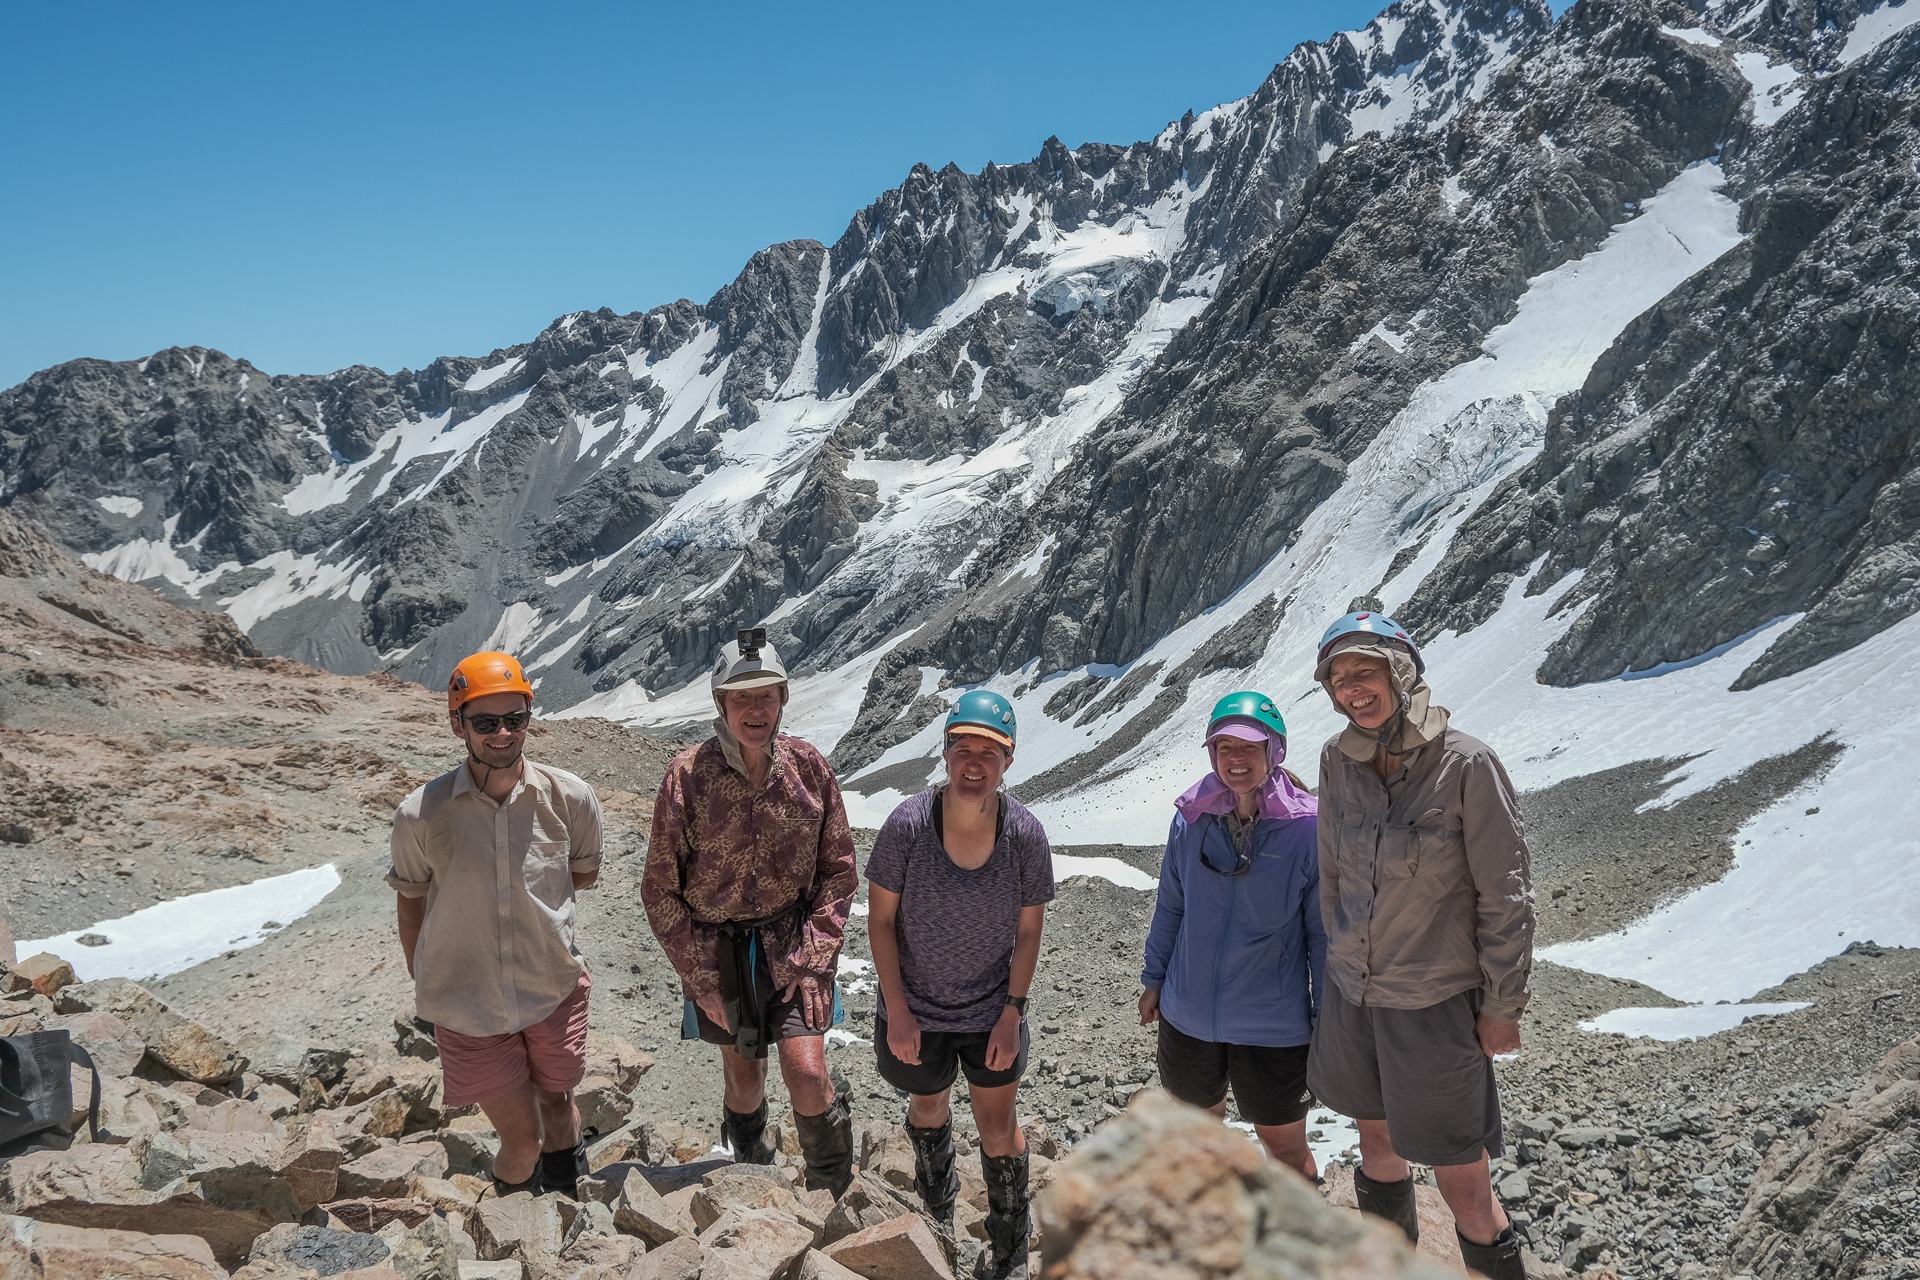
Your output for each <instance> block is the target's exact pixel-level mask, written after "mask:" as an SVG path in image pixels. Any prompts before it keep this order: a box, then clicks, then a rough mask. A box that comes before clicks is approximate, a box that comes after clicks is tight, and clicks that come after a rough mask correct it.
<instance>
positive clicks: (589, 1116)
mask: <svg viewBox="0 0 1920 1280" xmlns="http://www.w3.org/2000/svg"><path fill="white" fill-rule="evenodd" d="M573 1102H574V1105H575V1106H577V1107H579V1108H580V1123H581V1125H583V1126H584V1127H586V1128H588V1129H594V1130H597V1131H598V1132H600V1133H611V1132H613V1131H615V1130H617V1129H620V1128H622V1127H623V1126H624V1125H625V1124H626V1123H627V1117H628V1116H630V1115H632V1114H633V1099H632V1098H629V1097H628V1096H627V1094H626V1091H625V1090H623V1089H621V1088H620V1087H619V1086H618V1085H616V1084H615V1083H614V1082H613V1078H612V1077H611V1076H597V1075H589V1076H587V1077H586V1078H585V1079H584V1080H582V1081H581V1082H580V1083H579V1085H577V1086H576V1087H575V1088H574V1091H573Z"/></svg>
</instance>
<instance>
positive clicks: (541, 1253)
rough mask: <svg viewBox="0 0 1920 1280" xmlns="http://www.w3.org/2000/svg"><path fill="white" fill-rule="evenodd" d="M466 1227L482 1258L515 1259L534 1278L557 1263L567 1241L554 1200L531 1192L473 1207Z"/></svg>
mask: <svg viewBox="0 0 1920 1280" xmlns="http://www.w3.org/2000/svg"><path fill="white" fill-rule="evenodd" d="M469 1225H470V1226H471V1228H472V1230H473V1242H474V1245H475V1247H476V1248H477V1249H478V1251H479V1254H480V1257H481V1258H483V1259H485V1260H488V1261H492V1260H496V1259H500V1258H518V1259H520V1260H521V1261H522V1262H524V1263H526V1264H527V1268H528V1270H530V1271H532V1272H533V1274H535V1275H542V1274H544V1273H545V1272H544V1269H545V1268H547V1267H550V1266H552V1264H554V1263H555V1262H558V1261H559V1259H560V1249H561V1246H562V1245H563V1244H564V1243H565V1241H566V1236H565V1233H564V1231H563V1229H562V1227H561V1223H560V1210H559V1207H558V1206H557V1205H555V1204H554V1202H553V1197H552V1196H536V1195H534V1194H533V1193H532V1192H530V1191H516V1192H514V1193H513V1194H512V1195H510V1196H488V1197H486V1198H485V1199H483V1200H481V1201H480V1203H479V1204H478V1205H475V1206H474V1211H473V1218H472V1220H471V1222H470V1224H469Z"/></svg>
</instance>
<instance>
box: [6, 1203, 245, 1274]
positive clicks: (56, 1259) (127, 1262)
mask: <svg viewBox="0 0 1920 1280" xmlns="http://www.w3.org/2000/svg"><path fill="white" fill-rule="evenodd" d="M226 1275H227V1273H226V1271H225V1270H224V1269H223V1268H222V1267H220V1266H219V1265H218V1264H217V1263H215V1262H214V1260H213V1251H212V1250H211V1249H209V1248H208V1247H207V1242H206V1241H205V1240H202V1239H200V1238H199V1237H198V1236H150V1235H143V1234H142V1233H140V1232H138V1231H95V1230H89V1229H87V1228H85V1227H68V1226H62V1225H60V1224H59V1223H53V1222H35V1221H34V1220H33V1219H32V1218H16V1217H13V1216H11V1215H7V1214H0V1276H4V1277H6V1280H101V1278H102V1277H115V1278H116V1280H117V1278H119V1277H125V1278H126V1280H226Z"/></svg>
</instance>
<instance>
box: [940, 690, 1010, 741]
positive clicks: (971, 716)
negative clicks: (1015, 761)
mask: <svg viewBox="0 0 1920 1280" xmlns="http://www.w3.org/2000/svg"><path fill="white" fill-rule="evenodd" d="M1018 730H1019V725H1018V723H1017V722H1016V721H1015V720H1014V716H1013V704H1012V703H1011V702H1008V701H1007V700H1006V699H1005V698H1003V697H1001V696H1000V695H999V694H997V693H995V692H993V690H991V689H969V690H967V691H966V692H965V693H963V694H961V695H960V700H959V701H958V702H956V703H954V704H953V710H951V711H949V712H947V730H946V733H947V736H948V737H952V736H953V735H954V734H956V733H971V734H976V735H978V736H979V737H982V738H987V739H989V740H991V741H994V742H997V743H999V744H1000V745H1001V746H1003V747H1005V748H1006V749H1007V750H1009V751H1011V750H1013V740H1014V738H1015V737H1016V736H1017V734H1018Z"/></svg>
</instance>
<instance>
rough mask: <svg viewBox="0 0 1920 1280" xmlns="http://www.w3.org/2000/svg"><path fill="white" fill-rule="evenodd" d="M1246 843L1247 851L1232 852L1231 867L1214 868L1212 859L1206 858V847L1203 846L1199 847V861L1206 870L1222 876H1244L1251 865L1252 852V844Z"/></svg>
mask: <svg viewBox="0 0 1920 1280" xmlns="http://www.w3.org/2000/svg"><path fill="white" fill-rule="evenodd" d="M1247 843H1248V848H1247V850H1245V851H1239V850H1236V851H1235V852H1234V855H1233V865H1232V866H1230V867H1216V866H1214V865H1213V859H1212V858H1209V857H1208V856H1207V847H1206V845H1205V844H1202V845H1201V846H1200V861H1201V863H1202V864H1204V865H1205V866H1206V868H1207V870H1209V871H1217V872H1219V873H1220V874H1221V875H1223V876H1238V875H1245V874H1246V871H1247V868H1248V867H1251V866H1252V865H1253V852H1252V843H1253V842H1252V841H1248V842H1247Z"/></svg>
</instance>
